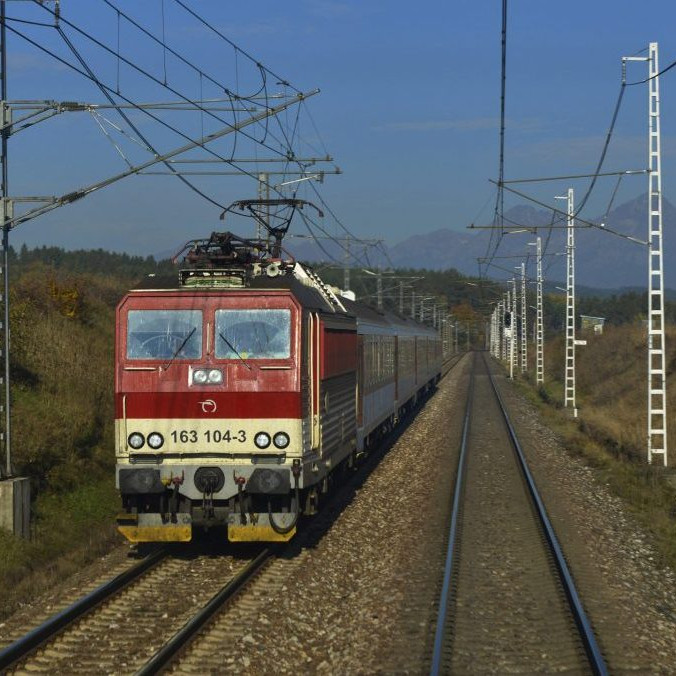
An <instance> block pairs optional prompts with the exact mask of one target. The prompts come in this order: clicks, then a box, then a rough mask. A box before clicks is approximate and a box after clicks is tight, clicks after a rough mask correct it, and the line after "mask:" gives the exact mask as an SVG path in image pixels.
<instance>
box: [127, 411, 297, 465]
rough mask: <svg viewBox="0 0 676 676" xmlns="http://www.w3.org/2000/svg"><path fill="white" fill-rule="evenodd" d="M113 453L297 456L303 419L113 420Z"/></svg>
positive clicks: (184, 458) (184, 456) (188, 459)
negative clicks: (114, 442)
mask: <svg viewBox="0 0 676 676" xmlns="http://www.w3.org/2000/svg"><path fill="white" fill-rule="evenodd" d="M115 439H116V444H115V446H116V449H117V457H118V458H119V459H121V460H124V459H126V458H127V457H129V455H130V454H132V455H142V454H145V453H148V454H157V455H163V454H167V455H171V456H174V455H175V454H180V455H181V456H182V457H181V458H180V459H179V458H175V457H172V461H175V462H180V461H184V462H193V463H194V461H195V460H194V458H191V455H195V456H200V455H202V456H203V455H204V454H212V453H213V454H214V459H217V460H219V461H221V460H224V459H225V460H227V458H228V457H230V456H237V455H248V456H250V455H282V454H286V455H287V456H300V455H302V452H303V431H302V421H301V420H299V419H297V418H289V419H277V418H275V419H271V420H261V419H245V420H242V419H239V420H229V419H227V418H209V419H208V418H183V419H180V418H171V419H157V418H155V419H151V420H147V419H140V418H139V419H136V418H128V419H127V420H124V419H117V420H116V421H115Z"/></svg>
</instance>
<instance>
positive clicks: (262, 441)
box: [254, 432, 270, 448]
mask: <svg viewBox="0 0 676 676" xmlns="http://www.w3.org/2000/svg"><path fill="white" fill-rule="evenodd" d="M254 444H256V446H258V448H267V447H268V446H269V445H270V435H269V434H268V433H267V432H259V433H258V434H257V435H256V436H255V437H254Z"/></svg>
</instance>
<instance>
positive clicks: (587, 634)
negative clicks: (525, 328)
mask: <svg viewBox="0 0 676 676" xmlns="http://www.w3.org/2000/svg"><path fill="white" fill-rule="evenodd" d="M482 358H483V361H484V364H485V365H486V371H487V373H488V378H489V380H490V383H491V386H492V387H493V392H495V396H496V398H497V400H498V403H499V404H500V409H501V411H502V415H503V418H504V421H505V424H506V425H507V429H508V431H509V436H510V438H511V440H512V445H513V446H514V450H515V452H516V455H517V458H518V461H519V465H520V467H521V471H522V472H523V476H524V478H525V479H526V485H527V487H528V492H529V494H530V496H531V498H532V500H533V504H534V506H535V511H536V512H537V516H538V519H539V521H540V524H541V526H542V530H543V531H544V534H545V537H546V539H547V542H548V543H549V547H550V549H551V551H552V554H553V555H554V562H555V564H556V567H557V569H558V572H559V577H560V579H561V583H562V585H563V589H564V591H565V594H566V597H567V598H568V602H569V604H570V608H571V610H572V612H573V618H574V620H575V624H576V625H577V628H578V631H579V633H580V638H581V639H582V643H583V644H584V648H585V651H586V653H587V658H588V659H589V665H590V666H591V668H592V671H593V672H594V674H598V675H600V676H606V675H607V674H608V668H607V667H606V663H605V660H604V659H603V655H602V653H601V649H600V648H599V646H598V643H597V642H596V637H595V636H594V630H593V628H592V626H591V622H590V621H589V618H588V617H587V614H586V613H585V611H584V607H583V606H582V601H581V600H580V596H579V594H578V592H577V589H576V588H575V583H574V581H573V576H572V574H571V572H570V569H569V568H568V564H567V563H566V559H565V557H564V555H563V550H562V549H561V545H560V544H559V541H558V538H557V537H556V534H555V533H554V528H553V527H552V524H551V521H550V520H549V517H548V516H547V510H546V509H545V506H544V503H543V502H542V499H541V497H540V494H539V493H538V491H537V488H536V486H535V480H534V479H533V475H532V474H531V472H530V470H529V469H528V464H527V463H526V457H525V455H524V452H523V450H522V448H521V444H520V443H519V440H518V438H517V436H516V432H515V431H514V427H513V426H512V422H511V420H510V419H509V415H508V414H507V409H506V407H505V404H504V402H503V400H502V397H501V396H500V392H499V391H498V388H497V385H496V384H495V380H494V379H493V374H492V373H491V371H490V368H489V367H488V364H486V358H485V356H484V355H483V353H482Z"/></svg>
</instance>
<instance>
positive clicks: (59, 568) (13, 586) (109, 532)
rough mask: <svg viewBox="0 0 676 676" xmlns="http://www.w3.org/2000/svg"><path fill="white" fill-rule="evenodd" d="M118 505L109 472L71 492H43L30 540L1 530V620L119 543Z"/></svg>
mask: <svg viewBox="0 0 676 676" xmlns="http://www.w3.org/2000/svg"><path fill="white" fill-rule="evenodd" d="M118 508H119V496H118V493H117V490H116V489H115V484H114V481H113V480H112V479H111V478H110V477H107V478H105V479H98V480H94V481H92V483H88V484H83V485H81V486H79V487H78V488H76V489H74V490H72V491H69V492H67V493H59V494H56V493H49V492H43V493H41V494H40V495H39V496H38V498H37V499H36V501H35V502H34V504H33V511H34V515H33V516H34V519H33V537H32V539H31V540H22V539H20V538H16V537H14V536H12V535H11V534H9V533H7V532H4V531H0V581H1V584H0V621H2V620H3V619H5V618H6V617H8V616H9V615H10V614H11V613H12V612H14V611H15V610H17V609H18V608H19V607H20V606H21V605H22V604H23V603H26V602H27V601H30V600H31V599H33V598H35V596H36V595H37V594H39V593H42V592H43V591H44V590H45V589H48V588H49V587H51V586H53V585H54V584H55V583H56V582H58V581H59V580H61V579H63V578H64V577H65V576H67V575H70V574H72V573H74V572H76V571H77V570H79V569H80V568H82V566H84V565H86V564H88V563H90V562H91V561H93V560H95V559H96V558H97V557H99V556H101V555H103V554H104V553H106V552H107V551H109V550H110V548H111V547H112V546H113V545H115V544H117V543H119V542H120V538H119V535H117V533H116V531H115V527H114V523H115V519H114V517H115V513H116V512H117V511H118Z"/></svg>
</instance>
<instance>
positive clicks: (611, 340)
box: [519, 326, 676, 569]
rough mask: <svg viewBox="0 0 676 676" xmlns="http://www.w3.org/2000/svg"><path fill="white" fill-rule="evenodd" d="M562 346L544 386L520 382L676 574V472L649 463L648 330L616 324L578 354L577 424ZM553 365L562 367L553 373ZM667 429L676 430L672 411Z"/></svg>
mask: <svg viewBox="0 0 676 676" xmlns="http://www.w3.org/2000/svg"><path fill="white" fill-rule="evenodd" d="M669 334H670V335H669ZM670 337H671V340H670ZM675 339H676V333H675V332H673V331H672V332H669V333H668V335H667V351H668V353H667V364H670V365H672V364H674V363H675V359H676V340H675ZM562 343H563V341H562V340H554V341H550V345H549V346H548V351H547V353H546V354H545V376H546V383H545V386H544V387H541V388H536V387H535V386H534V383H533V381H532V378H527V379H523V380H521V381H519V382H520V386H521V390H522V391H523V392H524V393H525V394H526V396H527V398H528V399H529V400H530V401H531V402H532V403H534V404H535V406H536V407H537V408H538V409H539V411H540V414H541V416H542V418H543V419H544V422H545V423H546V424H547V426H548V427H550V428H551V429H552V430H553V431H554V432H555V433H556V434H557V435H558V436H559V438H560V439H562V441H563V443H564V445H565V446H566V448H567V450H568V452H569V453H570V454H571V455H573V456H577V457H579V458H581V459H582V460H583V461H584V462H585V463H586V464H588V465H589V466H591V467H593V468H595V469H596V470H597V472H596V478H597V480H598V481H599V483H601V484H605V485H607V486H608V487H609V488H610V490H611V491H612V492H613V493H614V494H615V495H617V496H618V497H620V498H621V499H622V500H624V502H625V503H626V504H627V505H628V507H629V509H630V510H631V512H632V513H633V514H634V515H635V516H636V518H637V520H638V521H639V523H640V524H641V525H642V526H643V528H644V529H645V530H646V531H647V532H649V533H650V534H651V535H652V537H653V539H654V542H655V546H656V548H657V550H658V552H659V557H660V560H659V563H660V564H661V565H668V566H670V567H672V568H675V569H676V483H674V479H675V478H676V473H675V472H674V468H673V467H670V468H668V469H665V468H663V467H656V466H649V465H648V464H647V462H646V438H647V436H646V435H647V421H646V409H647V399H646V397H647V382H646V380H647V375H646V362H647V355H646V347H645V343H646V341H645V334H644V332H643V331H641V329H640V328H637V327H633V326H625V327H617V328H613V327H611V329H610V330H609V331H607V332H606V333H605V334H604V335H603V336H592V337H591V339H590V340H589V342H588V345H587V346H585V347H581V348H578V349H577V351H576V352H577V354H576V358H577V359H576V361H577V369H576V375H577V378H576V384H577V395H578V396H577V403H578V407H579V417H578V418H577V419H572V418H571V417H570V415H569V412H568V411H567V410H565V409H563V408H562V401H563V382H562V376H563V368H562V367H563V348H562ZM671 346H674V347H671ZM553 364H556V365H557V367H558V368H552V366H551V365H553ZM674 375H675V374H674V373H673V369H671V372H670V373H669V375H668V383H669V382H672V384H673V380H674ZM668 386H669V385H668ZM671 391H672V392H673V391H674V389H673V387H672V389H671ZM667 425H668V427H670V428H671V429H672V430H676V426H675V425H676V416H675V415H674V408H673V406H672V408H671V412H670V414H669V415H668V422H667Z"/></svg>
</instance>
